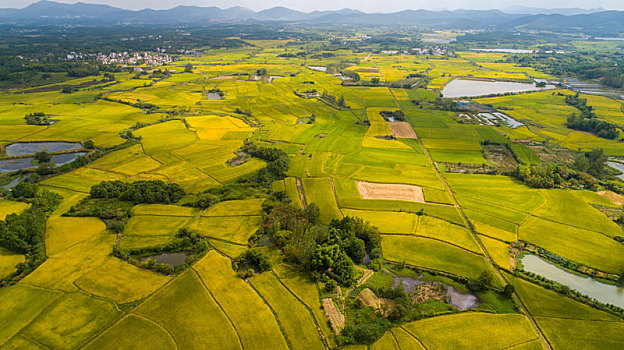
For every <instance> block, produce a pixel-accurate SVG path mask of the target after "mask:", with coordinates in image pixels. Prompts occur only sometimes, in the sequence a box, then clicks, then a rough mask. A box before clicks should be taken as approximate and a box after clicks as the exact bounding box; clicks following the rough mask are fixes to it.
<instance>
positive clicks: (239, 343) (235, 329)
mask: <svg viewBox="0 0 624 350" xmlns="http://www.w3.org/2000/svg"><path fill="white" fill-rule="evenodd" d="M216 251H218V250H216ZM219 253H220V252H219ZM190 270H191V271H193V273H195V275H197V278H199V280H200V281H201V283H202V286H204V289H205V290H206V292H207V293H208V295H210V297H211V298H212V300H214V302H215V304H217V306H219V309H221V312H223V315H225V318H227V320H228V321H229V322H230V324H231V325H232V328H234V332H235V333H236V338H237V339H238V345H240V348H241V349H244V347H243V342H242V340H241V337H240V334H239V330H238V329H237V328H236V325H235V324H234V322H232V319H231V318H230V315H228V314H227V312H225V309H223V306H221V304H220V303H219V301H218V300H217V298H215V297H214V295H213V294H212V291H210V289H209V288H208V286H207V285H206V282H205V281H204V279H203V278H202V276H201V275H200V274H199V272H197V270H195V269H194V268H191V269H190Z"/></svg>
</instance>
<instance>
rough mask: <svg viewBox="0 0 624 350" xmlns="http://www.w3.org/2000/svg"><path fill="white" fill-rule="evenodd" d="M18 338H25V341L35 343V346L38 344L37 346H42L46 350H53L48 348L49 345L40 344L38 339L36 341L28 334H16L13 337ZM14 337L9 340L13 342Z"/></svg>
mask: <svg viewBox="0 0 624 350" xmlns="http://www.w3.org/2000/svg"><path fill="white" fill-rule="evenodd" d="M16 336H20V337H22V338H24V339H26V340H28V341H30V342H33V343H35V344H37V345H39V346H41V347H42V348H44V349H50V350H51V348H50V347H49V346H47V345H45V344H42V343H40V342H39V341H38V340H37V339H34V338H32V337H30V336H29V335H28V334H19V333H17V334H15V335H14V336H13V337H16ZM13 337H11V338H10V339H9V340H11V339H12V338H13ZM5 344H6V343H5Z"/></svg>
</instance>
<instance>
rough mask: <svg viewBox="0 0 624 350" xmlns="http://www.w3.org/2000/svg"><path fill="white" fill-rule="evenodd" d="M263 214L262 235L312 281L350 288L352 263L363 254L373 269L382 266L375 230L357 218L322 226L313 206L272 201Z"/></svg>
mask: <svg viewBox="0 0 624 350" xmlns="http://www.w3.org/2000/svg"><path fill="white" fill-rule="evenodd" d="M265 211H266V212H267V214H266V215H265V220H264V224H263V228H262V230H263V233H264V234H267V235H269V237H270V238H271V240H272V241H273V242H274V243H275V244H276V245H277V246H278V247H279V248H280V249H282V251H283V252H284V254H285V255H286V257H287V259H289V260H290V261H292V262H294V263H296V264H298V265H299V266H301V268H302V269H304V270H306V271H308V272H309V273H310V274H311V275H312V276H313V277H315V278H322V279H327V278H329V279H333V280H335V281H336V282H338V283H340V284H342V285H347V286H348V285H351V284H352V283H353V282H355V269H354V262H358V263H359V262H360V261H362V259H363V258H364V256H365V255H366V253H368V254H369V255H370V257H371V259H372V261H371V265H370V266H371V267H372V268H375V269H379V268H381V266H382V261H383V260H382V251H381V236H380V235H379V232H378V230H377V228H376V227H373V226H370V225H369V224H368V223H366V222H364V221H363V220H362V219H360V218H352V217H345V218H343V219H341V220H337V219H335V220H332V221H331V222H330V224H329V225H324V224H321V223H320V222H319V216H320V215H319V210H318V207H317V206H316V205H314V204H310V205H308V207H307V208H306V209H303V210H302V209H296V208H294V207H292V206H290V205H288V204H286V203H283V202H273V203H270V204H268V205H267V206H266V207H265Z"/></svg>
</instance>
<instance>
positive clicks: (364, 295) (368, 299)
mask: <svg viewBox="0 0 624 350" xmlns="http://www.w3.org/2000/svg"><path fill="white" fill-rule="evenodd" d="M357 297H358V299H360V300H362V302H363V303H364V304H365V305H366V306H370V307H372V308H374V309H380V308H381V301H380V300H379V297H377V295H375V293H374V292H373V291H372V290H370V289H369V288H364V289H362V291H361V292H360V294H358V296H357Z"/></svg>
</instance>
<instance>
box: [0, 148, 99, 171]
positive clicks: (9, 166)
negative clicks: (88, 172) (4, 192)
mask: <svg viewBox="0 0 624 350" xmlns="http://www.w3.org/2000/svg"><path fill="white" fill-rule="evenodd" d="M86 154H87V153H86V152H75V153H65V154H55V155H53V156H52V159H51V160H52V163H54V165H55V166H61V165H64V164H67V163H71V162H73V161H74V160H76V158H78V157H79V156H84V155H86ZM33 160H35V158H33V157H28V158H18V159H6V160H1V161H0V173H5V174H6V173H12V172H14V171H19V170H22V169H31V168H35V167H37V166H36V165H33Z"/></svg>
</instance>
